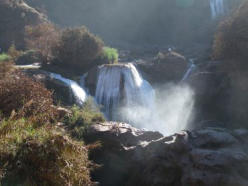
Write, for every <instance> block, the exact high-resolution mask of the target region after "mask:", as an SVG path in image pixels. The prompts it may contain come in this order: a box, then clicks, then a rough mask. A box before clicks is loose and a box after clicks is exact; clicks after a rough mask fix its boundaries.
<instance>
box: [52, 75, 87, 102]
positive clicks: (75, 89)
mask: <svg viewBox="0 0 248 186" xmlns="http://www.w3.org/2000/svg"><path fill="white" fill-rule="evenodd" d="M50 77H51V78H54V79H57V80H59V81H61V82H63V83H65V84H66V85H67V86H68V87H70V88H71V90H72V93H73V96H74V97H75V100H76V103H77V104H78V105H83V103H84V102H85V100H86V98H87V94H86V92H85V90H84V89H83V88H82V87H80V86H79V85H78V84H77V83H76V82H75V81H73V80H70V79H67V78H64V77H62V76H61V75H60V74H55V73H50Z"/></svg>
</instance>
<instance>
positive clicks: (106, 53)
mask: <svg viewBox="0 0 248 186" xmlns="http://www.w3.org/2000/svg"><path fill="white" fill-rule="evenodd" d="M102 58H103V60H104V61H105V63H109V64H114V63H118V58H119V54H118V50H117V49H115V48H110V47H104V48H103V53H102Z"/></svg>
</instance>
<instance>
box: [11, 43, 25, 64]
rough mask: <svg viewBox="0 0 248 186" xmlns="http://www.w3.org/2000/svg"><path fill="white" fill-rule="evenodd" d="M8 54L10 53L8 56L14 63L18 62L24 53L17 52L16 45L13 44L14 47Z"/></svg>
mask: <svg viewBox="0 0 248 186" xmlns="http://www.w3.org/2000/svg"><path fill="white" fill-rule="evenodd" d="M7 53H8V55H9V56H10V57H11V59H12V60H13V61H16V60H17V59H18V58H19V56H21V55H22V51H19V50H17V49H16V47H15V45H14V44H12V45H11V46H10V47H9V49H8V52H7Z"/></svg>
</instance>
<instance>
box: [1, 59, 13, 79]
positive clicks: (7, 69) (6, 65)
mask: <svg viewBox="0 0 248 186" xmlns="http://www.w3.org/2000/svg"><path fill="white" fill-rule="evenodd" d="M14 70H15V68H14V66H13V63H12V62H9V61H7V62H0V80H2V79H4V78H6V77H8V76H9V75H10V74H11V73H12V72H13V71H14Z"/></svg>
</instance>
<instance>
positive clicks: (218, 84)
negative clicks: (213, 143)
mask: <svg viewBox="0 0 248 186" xmlns="http://www.w3.org/2000/svg"><path fill="white" fill-rule="evenodd" d="M238 66H239V62H238V61H237V60H232V61H231V63H230V62H229V63H226V62H225V61H209V62H206V63H204V64H202V65H199V66H198V68H197V70H196V71H195V72H194V73H192V74H191V76H190V77H189V78H188V80H187V82H188V83H189V84H190V86H191V87H192V88H193V90H194V92H195V108H196V109H195V110H196V111H197V113H196V116H197V118H196V120H197V121H202V120H214V121H217V122H216V123H218V125H216V126H219V123H223V124H222V126H225V127H228V128H233V127H242V128H248V126H247V122H246V121H247V119H248V107H247V105H248V99H247V95H246V93H245V92H247V91H248V86H247V83H246V82H247V80H248V78H247V77H248V76H247V72H248V71H247V69H246V67H245V66H244V67H243V68H242V67H241V66H240V67H238ZM207 123H208V122H207ZM197 125H198V122H197Z"/></svg>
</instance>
